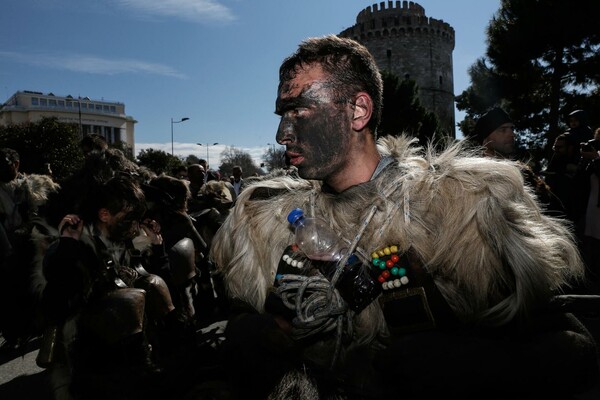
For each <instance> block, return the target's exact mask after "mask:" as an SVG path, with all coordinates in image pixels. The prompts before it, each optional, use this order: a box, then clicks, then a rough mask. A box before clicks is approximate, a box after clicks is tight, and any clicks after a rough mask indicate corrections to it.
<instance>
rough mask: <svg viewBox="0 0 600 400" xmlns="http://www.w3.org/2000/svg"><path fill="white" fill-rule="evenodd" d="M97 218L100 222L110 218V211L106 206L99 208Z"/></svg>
mask: <svg viewBox="0 0 600 400" xmlns="http://www.w3.org/2000/svg"><path fill="white" fill-rule="evenodd" d="M98 219H99V220H100V222H108V220H109V219H110V211H108V209H106V208H101V209H99V210H98Z"/></svg>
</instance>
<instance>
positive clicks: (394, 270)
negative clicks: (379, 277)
mask: <svg viewBox="0 0 600 400" xmlns="http://www.w3.org/2000/svg"><path fill="white" fill-rule="evenodd" d="M390 272H391V273H392V275H398V273H399V270H398V267H392V269H391V270H390Z"/></svg>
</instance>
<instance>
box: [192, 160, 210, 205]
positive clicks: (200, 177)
mask: <svg viewBox="0 0 600 400" xmlns="http://www.w3.org/2000/svg"><path fill="white" fill-rule="evenodd" d="M205 179H206V171H205V170H204V167H203V166H202V165H200V164H192V165H190V166H188V180H189V182H190V184H189V188H190V200H189V201H188V211H189V212H194V211H197V210H198V196H199V193H200V189H201V188H202V186H203V185H204V183H205Z"/></svg>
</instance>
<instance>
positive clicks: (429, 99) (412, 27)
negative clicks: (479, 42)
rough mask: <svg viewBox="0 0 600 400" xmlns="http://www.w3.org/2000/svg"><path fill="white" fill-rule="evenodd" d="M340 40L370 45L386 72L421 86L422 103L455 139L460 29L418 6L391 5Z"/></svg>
mask: <svg viewBox="0 0 600 400" xmlns="http://www.w3.org/2000/svg"><path fill="white" fill-rule="evenodd" d="M339 36H342V37H347V38H352V39H354V40H357V41H359V42H360V43H362V44H363V45H365V46H366V47H367V48H368V49H369V51H370V52H371V53H372V54H373V56H374V57H375V60H376V61H377V64H378V65H379V68H380V69H381V70H387V71H389V72H392V73H393V74H394V75H396V76H398V77H399V78H400V79H403V78H410V79H412V80H414V81H415V82H416V83H417V85H418V86H419V97H420V100H421V104H422V105H423V106H424V107H425V108H426V109H427V110H429V111H431V112H434V113H435V114H436V115H437V116H438V119H439V120H440V123H441V125H442V129H443V130H444V131H446V132H448V133H449V134H450V135H452V136H453V137H455V134H456V130H455V118H454V80H453V69H452V51H453V50H454V28H452V27H451V26H450V25H449V24H447V23H446V22H444V21H442V20H437V19H433V18H429V17H427V16H426V15H425V9H424V8H423V7H421V6H420V5H419V4H417V3H414V2H412V1H388V2H387V6H386V2H381V3H379V5H378V4H373V5H372V6H370V7H367V8H365V9H364V10H362V11H361V12H360V13H358V16H357V17H356V24H355V25H354V26H352V27H350V28H347V29H345V30H344V31H342V32H341V33H340V34H339Z"/></svg>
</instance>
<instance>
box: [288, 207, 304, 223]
mask: <svg viewBox="0 0 600 400" xmlns="http://www.w3.org/2000/svg"><path fill="white" fill-rule="evenodd" d="M302 217H304V211H302V209H301V208H295V209H293V210H292V211H290V213H289V214H288V216H287V220H288V222H289V223H290V224H292V225H295V224H296V222H297V221H298V220H299V219H300V218H302Z"/></svg>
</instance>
